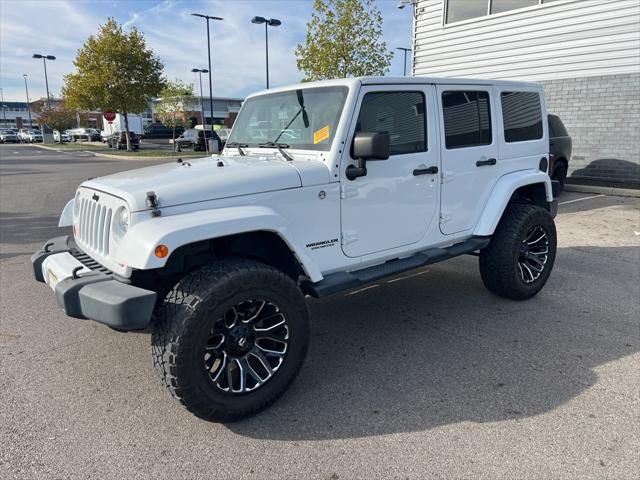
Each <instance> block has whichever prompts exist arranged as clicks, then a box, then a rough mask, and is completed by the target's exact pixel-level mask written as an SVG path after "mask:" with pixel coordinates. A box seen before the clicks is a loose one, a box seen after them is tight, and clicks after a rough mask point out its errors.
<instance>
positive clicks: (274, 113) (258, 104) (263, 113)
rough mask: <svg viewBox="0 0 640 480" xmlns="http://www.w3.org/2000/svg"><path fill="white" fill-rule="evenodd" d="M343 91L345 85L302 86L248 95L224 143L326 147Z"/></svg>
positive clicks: (340, 104)
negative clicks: (283, 90)
mask: <svg viewBox="0 0 640 480" xmlns="http://www.w3.org/2000/svg"><path fill="white" fill-rule="evenodd" d="M347 92H348V89H347V88H346V87H320V88H302V89H300V90H297V91H296V90H290V91H286V92H278V93H271V94H267V95H260V96H259V97H254V98H250V99H249V100H247V101H246V102H245V104H244V105H243V107H242V110H241V111H240V114H239V115H238V118H237V119H236V122H235V124H234V126H233V130H232V131H231V135H230V137H229V140H228V143H234V142H236V143H239V144H246V145H248V146H250V147H256V146H259V145H260V144H263V143H267V142H279V143H283V144H287V145H289V146H290V147H291V148H301V149H305V150H325V151H326V150H329V149H330V148H331V143H332V142H333V137H334V135H335V133H336V128H337V126H338V121H339V120H340V114H341V113H342V107H343V106H344V102H345V99H346V98H347Z"/></svg>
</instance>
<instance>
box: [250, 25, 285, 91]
mask: <svg viewBox="0 0 640 480" xmlns="http://www.w3.org/2000/svg"><path fill="white" fill-rule="evenodd" d="M251 23H255V24H256V25H259V24H261V23H264V48H265V59H266V67H267V90H268V89H269V27H278V26H280V25H282V22H281V21H280V20H278V19H277V18H264V17H253V18H252V19H251Z"/></svg>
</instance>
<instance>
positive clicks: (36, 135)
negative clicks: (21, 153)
mask: <svg viewBox="0 0 640 480" xmlns="http://www.w3.org/2000/svg"><path fill="white" fill-rule="evenodd" d="M22 141H23V142H25V143H42V134H41V133H40V131H39V130H28V131H27V132H24V134H23V135H22Z"/></svg>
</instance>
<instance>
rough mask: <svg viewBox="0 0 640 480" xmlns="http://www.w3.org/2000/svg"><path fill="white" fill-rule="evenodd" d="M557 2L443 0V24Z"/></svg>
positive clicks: (541, 0) (547, 0)
mask: <svg viewBox="0 0 640 480" xmlns="http://www.w3.org/2000/svg"><path fill="white" fill-rule="evenodd" d="M555 1H557V0H445V2H446V4H445V9H446V11H445V23H454V22H461V21H463V20H470V19H472V18H478V17H484V16H486V15H490V14H495V13H503V12H509V11H511V10H517V9H519V8H526V7H532V6H534V5H540V4H543V3H551V2H555Z"/></svg>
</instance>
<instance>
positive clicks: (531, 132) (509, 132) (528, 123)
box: [500, 92, 542, 143]
mask: <svg viewBox="0 0 640 480" xmlns="http://www.w3.org/2000/svg"><path fill="white" fill-rule="evenodd" d="M500 101H501V103H502V119H503V122H504V139H505V141H506V142H507V143H512V142H526V141H527V140H538V139H540V138H542V108H541V107H540V96H539V95H538V94H537V93H535V92H502V93H501V94H500Z"/></svg>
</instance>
